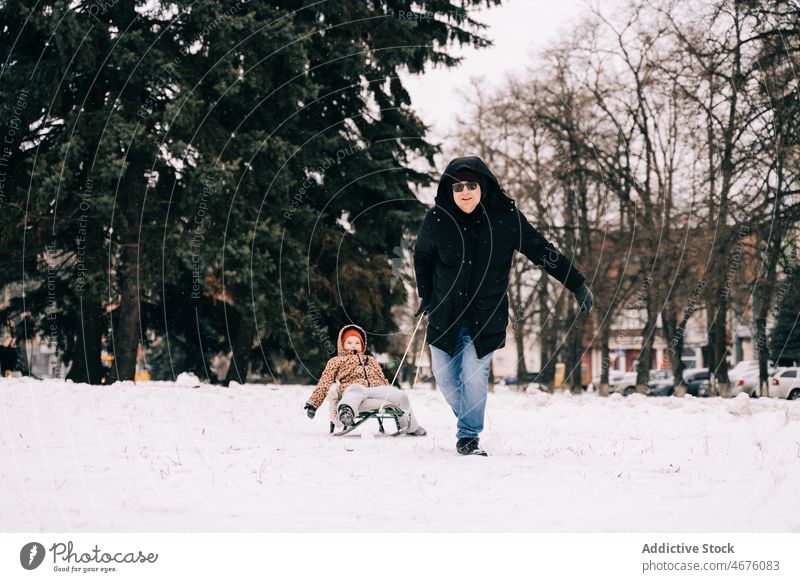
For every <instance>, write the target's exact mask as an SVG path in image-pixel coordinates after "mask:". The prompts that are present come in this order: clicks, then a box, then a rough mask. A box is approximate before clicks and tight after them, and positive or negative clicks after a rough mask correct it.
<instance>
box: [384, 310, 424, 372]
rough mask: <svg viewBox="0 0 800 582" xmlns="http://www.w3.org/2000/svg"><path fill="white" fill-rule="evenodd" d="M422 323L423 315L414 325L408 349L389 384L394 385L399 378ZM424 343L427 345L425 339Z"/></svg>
mask: <svg viewBox="0 0 800 582" xmlns="http://www.w3.org/2000/svg"><path fill="white" fill-rule="evenodd" d="M420 323H422V318H421V317H420V318H419V319H418V320H417V325H416V326H415V327H414V331H413V332H412V334H411V339H410V340H409V341H408V345H407V346H406V351H405V353H404V354H403V357H402V358H400V363H399V364H398V365H397V371H396V372H395V373H394V378H392V382H391V383H390V384H389V386H394V381H395V380H397V375H398V374H399V373H400V368H402V367H403V362H404V361H405V359H406V356H407V355H408V350H409V349H410V348H411V344H412V343H414V336H415V335H417V330H418V329H419V324H420ZM422 345H423V346H424V345H425V340H423V341H422Z"/></svg>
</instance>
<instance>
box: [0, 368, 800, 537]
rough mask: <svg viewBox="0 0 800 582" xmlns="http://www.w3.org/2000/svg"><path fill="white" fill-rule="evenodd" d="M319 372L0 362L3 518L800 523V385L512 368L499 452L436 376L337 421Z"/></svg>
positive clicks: (14, 521)
mask: <svg viewBox="0 0 800 582" xmlns="http://www.w3.org/2000/svg"><path fill="white" fill-rule="evenodd" d="M311 389H312V387H309V386H275V385H271V386H264V385H255V384H246V385H244V386H236V387H235V388H221V387H218V386H209V385H207V384H202V383H200V382H198V381H197V379H196V378H192V377H189V376H182V377H181V379H180V380H179V382H177V383H167V382H148V383H141V384H133V383H122V384H115V385H112V386H88V385H83V384H72V383H69V382H61V381H55V380H54V381H45V382H39V381H35V380H30V379H4V380H0V530H2V531H6V532H16V531H62V530H66V531H569V532H573V531H580V532H586V531H634V532H644V531H664V532H670V531H718V532H722V531H743V532H744V531H756V532H760V531H780V532H784V531H792V532H798V531H800V494H798V493H799V491H798V490H799V489H800V480H798V476H800V404H798V402H796V401H795V402H788V401H785V400H776V399H767V398H761V399H757V400H753V399H750V398H747V397H744V396H740V397H737V398H734V399H730V400H723V399H717V398H713V399H696V398H691V397H687V398H647V397H644V396H641V395H638V394H634V395H632V396H630V397H627V398H623V397H621V396H619V395H613V396H611V397H608V398H600V397H598V396H597V395H595V394H583V395H579V396H574V395H570V394H555V395H549V394H545V393H541V392H536V393H533V394H519V393H515V392H511V391H508V390H507V389H506V388H505V387H502V386H500V387H498V388H497V390H498V391H497V392H496V393H494V394H490V395H489V402H488V406H487V417H486V427H485V431H484V434H483V437H482V439H481V444H482V446H484V448H486V449H487V451H489V453H490V455H491V456H489V457H488V458H482V457H462V456H459V455H457V454H456V453H455V451H454V444H455V436H454V435H455V419H454V418H453V416H452V413H451V412H450V410H449V408H448V407H447V405H446V404H445V402H444V399H443V398H442V397H441V395H440V394H439V393H438V392H434V391H430V390H416V391H414V392H413V393H411V397H412V403H413V405H414V409H415V411H416V413H417V415H418V416H419V418H420V421H421V423H422V425H423V426H425V427H426V428H427V429H428V433H429V434H428V436H427V437H424V438H412V437H401V438H373V435H374V433H376V432H377V423H374V422H372V421H371V422H370V423H368V424H366V425H365V426H364V427H363V428H361V429H359V432H357V433H353V434H351V435H348V436H345V437H340V438H334V437H331V436H329V435H328V426H327V425H328V420H327V414H326V412H327V403H326V404H325V405H323V408H322V409H321V410H320V412H319V414H318V415H317V417H316V418H315V419H314V420H309V419H308V418H307V417H306V416H305V413H304V412H303V410H302V408H303V403H304V402H305V400H306V399H307V398H308V396H309V394H310V392H311Z"/></svg>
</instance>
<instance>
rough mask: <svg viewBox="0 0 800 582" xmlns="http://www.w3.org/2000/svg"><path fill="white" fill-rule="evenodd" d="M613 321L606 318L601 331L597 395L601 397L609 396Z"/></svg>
mask: <svg viewBox="0 0 800 582" xmlns="http://www.w3.org/2000/svg"><path fill="white" fill-rule="evenodd" d="M611 320H612V318H610V317H608V318H606V321H605V322H603V328H602V329H601V330H600V361H601V362H602V364H601V366H600V385H599V386H598V387H597V393H598V394H599V395H600V396H608V368H609V366H610V365H611V350H610V349H609V346H608V344H609V342H610V340H611Z"/></svg>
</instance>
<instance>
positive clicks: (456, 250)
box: [439, 244, 464, 269]
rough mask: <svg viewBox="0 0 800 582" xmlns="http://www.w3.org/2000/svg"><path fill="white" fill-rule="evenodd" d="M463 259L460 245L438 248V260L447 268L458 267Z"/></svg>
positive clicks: (462, 250)
mask: <svg viewBox="0 0 800 582" xmlns="http://www.w3.org/2000/svg"><path fill="white" fill-rule="evenodd" d="M463 257H464V249H463V247H462V245H461V244H448V245H443V246H441V247H439V260H440V261H441V262H442V263H443V264H444V265H445V266H447V267H448V268H450V269H452V268H455V267H458V266H459V265H460V264H461V261H462V260H463Z"/></svg>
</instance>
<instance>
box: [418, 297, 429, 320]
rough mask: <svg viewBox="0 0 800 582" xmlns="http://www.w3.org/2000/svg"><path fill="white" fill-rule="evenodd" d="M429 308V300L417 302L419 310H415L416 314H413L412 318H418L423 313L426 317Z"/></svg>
mask: <svg viewBox="0 0 800 582" xmlns="http://www.w3.org/2000/svg"><path fill="white" fill-rule="evenodd" d="M430 306H431V300H430V299H420V300H419V309H417V312H416V313H415V314H414V317H419V316H420V315H422V314H423V313H424V314H425V315H428V308H430Z"/></svg>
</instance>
